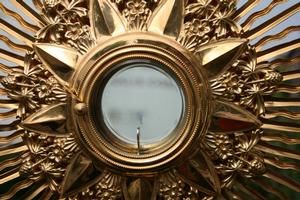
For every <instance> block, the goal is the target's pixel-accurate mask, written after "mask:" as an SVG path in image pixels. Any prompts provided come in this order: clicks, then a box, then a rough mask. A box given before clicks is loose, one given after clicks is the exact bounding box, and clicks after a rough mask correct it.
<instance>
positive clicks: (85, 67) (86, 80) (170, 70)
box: [71, 33, 209, 175]
mask: <svg viewBox="0 0 300 200" xmlns="http://www.w3.org/2000/svg"><path fill="white" fill-rule="evenodd" d="M138 37H139V38H138V39H137V36H136V35H135V34H131V33H130V34H126V35H122V36H119V37H117V38H115V40H114V41H107V43H104V44H102V45H101V46H99V47H98V46H97V47H95V48H94V49H93V50H92V51H93V53H90V54H88V56H87V57H86V58H84V59H82V60H81V62H79V63H78V68H79V70H78V71H77V73H76V74H75V77H74V81H73V83H72V86H73V87H74V89H75V90H78V91H79V97H80V98H81V99H82V102H84V103H85V104H86V106H87V112H86V113H85V114H77V113H76V112H72V116H73V120H74V123H75V124H76V126H75V127H76V136H78V139H79V141H80V144H81V145H83V147H84V148H86V150H87V151H88V152H87V153H90V154H91V155H93V156H95V158H97V159H98V161H99V166H102V165H103V164H104V165H105V166H109V167H110V168H111V169H113V170H121V171H126V173H127V174H137V173H138V174H148V175H149V174H153V173H155V171H156V170H164V169H167V168H168V167H170V166H173V165H178V164H179V163H182V162H184V161H185V159H186V157H188V156H189V155H190V154H191V153H192V152H194V151H196V150H197V149H198V148H199V142H200V140H202V139H203V133H205V131H206V130H207V122H208V121H207V115H208V111H209V106H208V103H209V101H207V99H206V100H205V99H204V96H205V95H206V91H207V82H206V79H204V76H203V74H202V72H201V69H200V68H199V67H198V66H197V64H198V62H197V59H195V57H193V55H192V54H190V53H189V52H186V51H185V50H184V49H182V48H181V47H180V46H178V44H177V43H174V41H172V40H168V39H167V38H160V37H158V36H157V35H151V34H145V35H144V34H141V33H140V34H139V36H138ZM140 60H143V62H142V64H143V65H144V67H143V68H147V69H150V70H152V71H153V72H154V71H155V72H157V73H158V74H159V75H160V76H163V77H165V78H166V79H167V80H171V83H173V84H174V82H175V84H174V85H175V91H176V90H177V92H178V90H179V92H178V93H177V95H178V94H179V98H178V96H177V97H175V98H177V99H179V101H181V104H178V105H181V106H182V108H183V109H180V106H179V107H178V110H180V112H176V113H177V116H179V117H178V118H179V119H180V120H179V122H178V123H177V125H176V126H175V125H174V126H169V127H168V128H167V129H166V131H162V132H160V133H161V134H158V135H157V136H158V137H156V136H155V137H153V138H150V140H145V141H141V142H144V143H143V144H142V147H143V148H142V151H141V152H140V153H139V152H138V151H137V150H138V149H137V144H136V143H135V141H134V137H132V138H126V137H125V138H124V137H122V136H120V135H119V133H121V132H120V131H118V130H114V129H115V128H116V126H115V124H112V123H111V122H109V121H105V120H106V119H105V112H103V109H102V104H103V102H102V99H103V94H104V92H105V88H106V86H107V85H108V83H109V81H110V80H112V78H114V77H115V76H116V75H118V74H122V73H124V72H126V71H127V70H130V69H135V68H138V66H135V64H140V62H141V61H140ZM145 61H146V62H145ZM128 62H129V63H128ZM133 64H134V65H133ZM146 65H147V66H146ZM145 66H146V67H145ZM191 66H195V67H191ZM196 66H197V67H196ZM78 103H79V102H78V101H76V100H73V106H76V104H78ZM71 109H72V108H71ZM74 111H76V110H74ZM199 111H201V112H199ZM99 116H102V117H99ZM134 133H136V131H134ZM143 133H144V132H141V134H143ZM142 140H143V138H142Z"/></svg>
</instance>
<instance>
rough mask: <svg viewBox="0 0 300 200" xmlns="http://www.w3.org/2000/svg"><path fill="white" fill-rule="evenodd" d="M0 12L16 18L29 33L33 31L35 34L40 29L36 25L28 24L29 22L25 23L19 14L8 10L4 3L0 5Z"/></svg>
mask: <svg viewBox="0 0 300 200" xmlns="http://www.w3.org/2000/svg"><path fill="white" fill-rule="evenodd" d="M0 10H2V11H3V12H4V14H6V15H9V16H11V17H13V18H15V19H16V20H17V22H19V23H20V25H21V26H22V27H24V28H26V29H27V30H29V31H32V32H34V33H35V32H37V31H38V30H39V29H40V28H39V27H37V26H34V25H32V24H30V23H28V22H27V21H25V20H24V18H23V17H21V16H20V15H19V14H18V13H16V12H14V11H12V10H10V9H8V8H7V7H5V6H4V5H3V4H2V3H0Z"/></svg>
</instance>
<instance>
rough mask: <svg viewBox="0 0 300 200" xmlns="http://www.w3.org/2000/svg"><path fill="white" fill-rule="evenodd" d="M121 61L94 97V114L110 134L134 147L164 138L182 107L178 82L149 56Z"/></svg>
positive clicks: (182, 100) (181, 111)
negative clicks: (144, 58) (98, 94)
mask: <svg viewBox="0 0 300 200" xmlns="http://www.w3.org/2000/svg"><path fill="white" fill-rule="evenodd" d="M122 65H123V66H122V67H121V69H120V70H119V71H117V72H116V73H115V74H113V75H112V76H111V78H110V79H109V80H108V82H107V83H106V85H105V86H104V89H103V92H102V95H100V96H99V97H96V98H97V100H96V101H95V103H97V102H99V107H98V109H95V111H96V112H98V111H101V113H99V114H97V116H98V117H99V119H102V120H103V121H104V123H105V125H106V126H107V127H108V128H109V129H110V132H111V133H113V134H114V136H116V137H118V138H119V139H120V140H122V141H124V142H127V143H129V144H134V145H136V147H137V148H139V147H140V148H142V147H143V146H144V145H151V144H155V143H157V142H159V141H161V140H164V139H166V138H167V137H169V136H170V135H172V132H173V131H174V130H175V129H176V128H177V126H178V124H179V122H180V120H181V118H182V113H183V109H184V99H183V96H182V92H181V89H180V88H179V86H178V83H177V82H176V81H175V80H174V78H173V77H171V76H170V75H169V74H168V73H166V72H165V71H164V70H163V69H162V68H161V66H160V64H158V63H154V62H151V61H150V60H135V61H129V62H125V63H123V64H122ZM139 145H140V146H139Z"/></svg>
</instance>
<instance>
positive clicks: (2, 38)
mask: <svg viewBox="0 0 300 200" xmlns="http://www.w3.org/2000/svg"><path fill="white" fill-rule="evenodd" d="M0 41H2V42H4V43H5V44H6V45H7V46H8V47H10V49H12V50H15V51H19V52H23V53H24V52H26V51H30V50H32V48H31V47H29V46H27V45H22V44H17V43H14V42H13V41H11V40H10V39H9V38H8V37H6V36H4V35H0Z"/></svg>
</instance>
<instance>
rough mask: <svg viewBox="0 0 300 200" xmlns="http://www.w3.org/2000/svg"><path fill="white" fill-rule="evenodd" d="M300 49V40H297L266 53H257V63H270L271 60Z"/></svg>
mask: <svg viewBox="0 0 300 200" xmlns="http://www.w3.org/2000/svg"><path fill="white" fill-rule="evenodd" d="M298 48H300V39H296V40H293V41H290V42H287V43H284V44H280V45H278V46H275V47H271V48H269V49H266V50H264V51H260V52H258V53H257V62H258V63H260V62H263V61H268V60H269V59H271V58H275V57H277V56H279V55H281V54H283V53H286V52H289V51H292V50H295V49H298Z"/></svg>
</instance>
